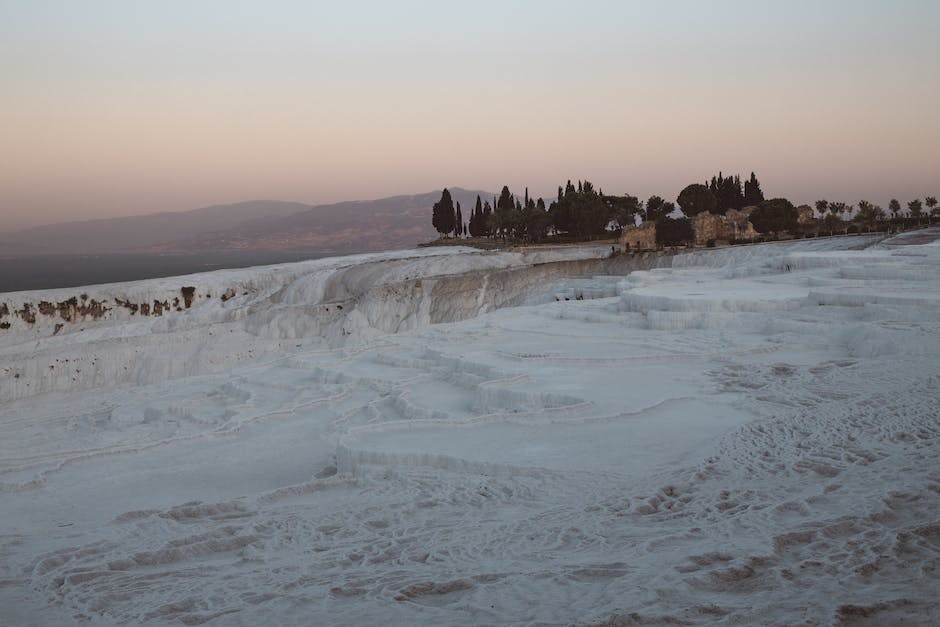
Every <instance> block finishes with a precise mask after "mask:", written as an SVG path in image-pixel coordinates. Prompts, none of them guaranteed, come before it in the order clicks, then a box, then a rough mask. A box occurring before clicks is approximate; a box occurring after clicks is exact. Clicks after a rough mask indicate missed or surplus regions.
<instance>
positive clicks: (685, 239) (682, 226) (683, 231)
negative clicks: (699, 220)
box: [656, 217, 695, 246]
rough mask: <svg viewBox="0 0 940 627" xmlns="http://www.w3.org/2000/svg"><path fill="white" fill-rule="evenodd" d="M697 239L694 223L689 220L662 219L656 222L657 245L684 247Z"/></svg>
mask: <svg viewBox="0 0 940 627" xmlns="http://www.w3.org/2000/svg"><path fill="white" fill-rule="evenodd" d="M694 239H695V233H694V230H693V229H692V221H691V220H689V219H688V218H668V217H664V218H660V219H659V220H658V221H657V222H656V243H657V244H659V245H660V246H682V245H684V244H688V243H689V242H691V241H692V240H694Z"/></svg>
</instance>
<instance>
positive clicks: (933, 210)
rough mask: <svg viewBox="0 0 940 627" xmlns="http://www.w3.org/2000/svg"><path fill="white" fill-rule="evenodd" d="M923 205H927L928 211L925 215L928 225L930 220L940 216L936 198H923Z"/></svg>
mask: <svg viewBox="0 0 940 627" xmlns="http://www.w3.org/2000/svg"><path fill="white" fill-rule="evenodd" d="M924 204H925V205H927V208H928V209H930V211H929V212H928V213H927V222H928V224H929V223H930V218H936V217H938V216H940V209H938V208H937V197H936V196H927V197H926V198H924Z"/></svg>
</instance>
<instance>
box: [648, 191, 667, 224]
mask: <svg viewBox="0 0 940 627" xmlns="http://www.w3.org/2000/svg"><path fill="white" fill-rule="evenodd" d="M665 206H666V201H665V200H663V199H662V198H661V197H659V196H650V197H649V199H648V200H647V201H646V216H645V219H646V220H649V221H650V222H655V221H656V220H658V219H660V218H663V217H665V216H666V214H665V213H664V212H663V208H664V207H665Z"/></svg>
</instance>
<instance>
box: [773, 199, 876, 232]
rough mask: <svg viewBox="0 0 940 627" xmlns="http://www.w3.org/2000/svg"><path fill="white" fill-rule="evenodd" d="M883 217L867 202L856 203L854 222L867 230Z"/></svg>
mask: <svg viewBox="0 0 940 627" xmlns="http://www.w3.org/2000/svg"><path fill="white" fill-rule="evenodd" d="M884 217H885V211H884V209H882V208H881V207H879V206H878V205H875V204H872V203H870V202H868V201H867V200H860V201H858V214H856V216H855V221H856V222H860V223H862V224H864V225H865V226H867V227H868V228H871V227H872V226H874V224H875V223H876V222H880V221H881V220H884ZM755 228H756V227H755Z"/></svg>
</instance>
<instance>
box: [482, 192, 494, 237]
mask: <svg viewBox="0 0 940 627" xmlns="http://www.w3.org/2000/svg"><path fill="white" fill-rule="evenodd" d="M493 234H494V232H493V207H492V206H490V201H488V200H487V201H486V202H484V203H483V235H485V236H486V237H490V236H492V235H493Z"/></svg>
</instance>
